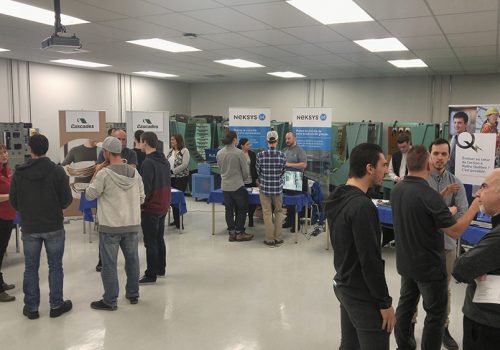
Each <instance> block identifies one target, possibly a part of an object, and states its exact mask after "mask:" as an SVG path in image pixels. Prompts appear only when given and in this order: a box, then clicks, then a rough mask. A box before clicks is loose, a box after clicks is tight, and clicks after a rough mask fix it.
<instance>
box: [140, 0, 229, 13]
mask: <svg viewBox="0 0 500 350" xmlns="http://www.w3.org/2000/svg"><path fill="white" fill-rule="evenodd" d="M146 1H147V2H149V3H152V4H156V5H159V6H162V7H165V8H167V9H169V10H172V11H176V12H183V11H194V10H204V9H211V8H217V7H222V5H221V4H219V3H218V2H216V1H213V0H146Z"/></svg>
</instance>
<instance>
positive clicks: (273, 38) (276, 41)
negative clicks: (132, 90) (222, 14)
mask: <svg viewBox="0 0 500 350" xmlns="http://www.w3.org/2000/svg"><path fill="white" fill-rule="evenodd" d="M240 34H242V35H244V36H247V37H249V38H252V39H255V40H258V41H260V42H262V43H264V44H268V45H287V44H290V45H291V44H301V43H303V41H302V40H300V39H298V38H295V37H293V36H291V35H290V34H287V33H284V32H282V31H281V30H278V29H269V30H255V31H251V32H241V33H240Z"/></svg>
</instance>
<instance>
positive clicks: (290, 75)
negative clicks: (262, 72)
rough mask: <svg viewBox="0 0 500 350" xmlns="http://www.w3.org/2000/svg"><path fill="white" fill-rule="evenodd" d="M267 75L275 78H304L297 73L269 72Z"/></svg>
mask: <svg viewBox="0 0 500 350" xmlns="http://www.w3.org/2000/svg"><path fill="white" fill-rule="evenodd" d="M267 74H269V75H274V76H276V77H280V78H305V77H306V76H305V75H302V74H299V73H294V72H289V71H288V72H270V73H267Z"/></svg>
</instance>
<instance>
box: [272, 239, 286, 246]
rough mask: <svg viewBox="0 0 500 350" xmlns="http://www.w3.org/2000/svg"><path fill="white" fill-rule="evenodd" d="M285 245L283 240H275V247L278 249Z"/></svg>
mask: <svg viewBox="0 0 500 350" xmlns="http://www.w3.org/2000/svg"><path fill="white" fill-rule="evenodd" d="M283 243H284V241H283V240H282V239H279V240H275V241H274V245H275V246H276V247H279V246H280V245H282V244H283Z"/></svg>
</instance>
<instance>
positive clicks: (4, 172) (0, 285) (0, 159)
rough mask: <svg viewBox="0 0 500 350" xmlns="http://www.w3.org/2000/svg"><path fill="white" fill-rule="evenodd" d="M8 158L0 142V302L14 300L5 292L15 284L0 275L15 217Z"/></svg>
mask: <svg viewBox="0 0 500 350" xmlns="http://www.w3.org/2000/svg"><path fill="white" fill-rule="evenodd" d="M8 160H9V153H8V152H7V148H6V147H5V146H4V145H2V144H0V302H8V301H14V300H16V297H15V296H12V295H9V294H7V293H6V292H5V291H7V290H9V289H13V288H14V287H15V286H14V285H13V284H7V283H5V282H4V280H3V275H2V260H3V256H4V255H5V251H6V250H7V246H8V245H9V240H10V234H11V233H12V227H13V220H14V219H15V218H16V211H15V210H14V209H13V208H12V207H11V206H10V204H9V188H10V169H9V167H8V165H7V161H8Z"/></svg>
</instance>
